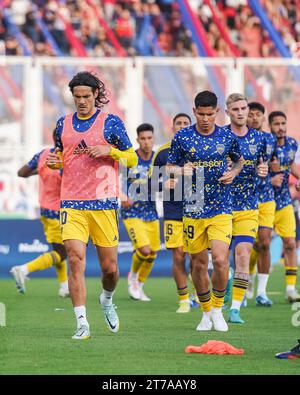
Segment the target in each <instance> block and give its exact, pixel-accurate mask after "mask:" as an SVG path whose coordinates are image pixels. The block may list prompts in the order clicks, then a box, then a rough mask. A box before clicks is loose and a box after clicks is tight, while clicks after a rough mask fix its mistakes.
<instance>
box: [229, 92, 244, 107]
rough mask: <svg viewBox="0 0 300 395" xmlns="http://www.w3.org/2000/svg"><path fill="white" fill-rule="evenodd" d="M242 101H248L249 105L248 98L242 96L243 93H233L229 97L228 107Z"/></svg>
mask: <svg viewBox="0 0 300 395" xmlns="http://www.w3.org/2000/svg"><path fill="white" fill-rule="evenodd" d="M240 100H246V102H247V103H248V100H247V97H246V96H244V95H242V94H241V93H231V95H229V96H228V97H227V100H226V107H229V106H230V104H232V103H236V102H237V101H240Z"/></svg>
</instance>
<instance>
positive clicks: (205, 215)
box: [168, 91, 243, 332]
mask: <svg viewBox="0 0 300 395" xmlns="http://www.w3.org/2000/svg"><path fill="white" fill-rule="evenodd" d="M217 101H218V100H217V96H216V95H215V94H214V93H213V92H210V91H203V92H200V93H198V94H197V96H196V97H195V101H194V102H195V107H194V108H193V112H194V115H195V117H196V124H194V125H191V126H188V127H186V128H184V129H182V130H180V131H179V132H178V133H177V134H176V135H175V136H174V138H173V140H172V143H171V148H170V150H169V155H168V171H169V173H170V174H171V173H174V174H175V175H184V179H185V180H186V181H185V182H184V184H185V185H184V198H183V227H184V251H186V252H188V253H189V254H190V257H191V263H192V278H193V283H194V286H195V288H196V291H197V294H198V298H199V301H200V305H201V308H202V310H203V316H202V319H201V322H200V323H199V325H198V326H197V330H198V331H209V330H211V329H212V327H214V329H215V330H217V331H222V332H226V331H228V325H227V323H226V321H225V320H224V317H223V314H222V306H223V301H224V295H225V288H226V283H227V279H228V260H227V256H228V249H229V245H230V242H231V235H232V214H231V213H232V208H231V193H230V189H231V186H230V184H231V183H232V181H233V179H234V177H236V176H237V174H238V173H239V172H240V171H241V169H242V165H243V158H242V156H241V152H240V147H239V144H238V142H237V139H236V137H235V136H234V135H233V134H232V133H231V131H230V130H228V129H224V128H220V127H219V126H217V125H216V124H215V119H216V117H217V114H218V111H219V108H218V103H217ZM228 157H230V158H231V160H232V162H233V164H232V168H231V170H230V171H227V167H228V161H227V158H228ZM182 163H183V164H184V165H183V167H180V164H182ZM188 180H190V182H188ZM191 192H192V194H191ZM209 247H210V248H211V253H212V262H213V268H214V269H213V273H212V279H211V280H212V294H211V291H210V279H209V276H208V248H209Z"/></svg>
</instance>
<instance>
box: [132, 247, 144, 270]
mask: <svg viewBox="0 0 300 395" xmlns="http://www.w3.org/2000/svg"><path fill="white" fill-rule="evenodd" d="M146 258H147V256H145V255H143V254H141V253H140V252H139V251H138V250H136V251H135V252H134V253H133V255H132V261H131V269H130V270H131V272H132V273H137V272H138V271H139V268H140V267H141V264H142V263H143V262H144V260H145V259H146Z"/></svg>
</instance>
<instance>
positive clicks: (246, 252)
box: [235, 244, 252, 258]
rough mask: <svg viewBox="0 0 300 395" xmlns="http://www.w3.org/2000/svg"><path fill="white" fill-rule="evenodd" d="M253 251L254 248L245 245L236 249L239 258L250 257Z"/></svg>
mask: <svg viewBox="0 0 300 395" xmlns="http://www.w3.org/2000/svg"><path fill="white" fill-rule="evenodd" d="M251 250H252V246H248V245H244V246H242V245H241V244H240V245H239V246H238V248H236V250H235V254H236V257H237V258H247V257H249V256H250V254H251Z"/></svg>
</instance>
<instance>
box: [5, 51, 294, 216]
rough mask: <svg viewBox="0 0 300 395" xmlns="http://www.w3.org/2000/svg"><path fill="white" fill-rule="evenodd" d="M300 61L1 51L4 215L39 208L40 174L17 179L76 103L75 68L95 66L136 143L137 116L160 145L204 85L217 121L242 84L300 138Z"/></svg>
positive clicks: (29, 213)
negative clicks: (213, 96) (216, 106)
mask: <svg viewBox="0 0 300 395" xmlns="http://www.w3.org/2000/svg"><path fill="white" fill-rule="evenodd" d="M299 66H300V61H299V60H298V59H277V58H276V59H247V58H239V59H232V58H226V59H216V58H213V59H212V58H154V57H153V58H134V59H131V58H124V59H123V58H122V59H121V58H117V59H116V58H105V59H102V58H45V57H41V58H28V57H21V58H19V57H0V142H1V143H0V144H1V156H0V215H1V216H2V217H4V216H25V217H35V216H36V215H37V214H38V202H37V193H36V187H37V182H36V180H35V179H34V177H33V179H29V180H22V179H18V178H17V176H16V173H17V170H18V169H19V168H20V167H21V166H22V165H23V164H25V163H27V161H28V160H30V159H31V157H32V156H33V155H34V154H35V153H36V152H38V151H40V150H41V148H43V147H44V146H46V145H50V144H51V134H52V133H51V132H52V130H53V128H54V126H55V124H56V121H57V119H58V118H60V117H61V116H62V115H64V114H65V113H68V112H72V111H73V100H72V96H71V93H70V91H69V88H68V82H69V81H70V79H71V78H72V76H73V75H74V74H76V73H77V72H78V71H82V70H89V71H93V72H96V73H97V74H98V76H99V77H100V79H101V80H102V81H103V82H104V83H105V86H106V88H107V91H108V97H109V99H110V103H109V104H108V105H107V106H106V108H105V110H106V111H108V112H113V113H116V114H118V115H120V117H121V118H122V119H123V120H124V121H125V124H126V127H127V130H128V133H129V135H130V138H131V140H132V142H133V144H135V139H136V132H135V130H136V127H137V126H138V124H140V123H142V122H149V123H152V124H153V125H154V127H155V136H156V144H157V145H160V144H163V143H164V142H165V141H167V140H168V139H169V138H170V128H171V123H172V118H173V116H174V115H175V114H176V113H178V112H186V113H188V114H190V115H191V116H192V108H193V100H194V97H195V95H196V94H197V93H198V92H200V91H202V90H204V89H210V90H213V91H215V92H216V93H217V95H218V97H219V103H220V107H221V112H220V116H219V119H218V123H219V124H223V123H225V122H226V118H225V114H224V102H225V98H226V96H227V95H228V94H230V93H232V92H241V93H245V94H246V95H247V97H248V98H249V100H250V101H251V100H256V101H260V102H262V103H263V104H264V105H265V106H266V109H267V112H269V111H272V110H275V109H280V110H283V111H285V112H286V113H287V116H288V133H289V134H290V135H292V136H294V137H296V138H297V139H298V140H299V138H298V129H297V128H298V123H299V121H298V112H299V108H300V67H299ZM266 127H267V124H266Z"/></svg>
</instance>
